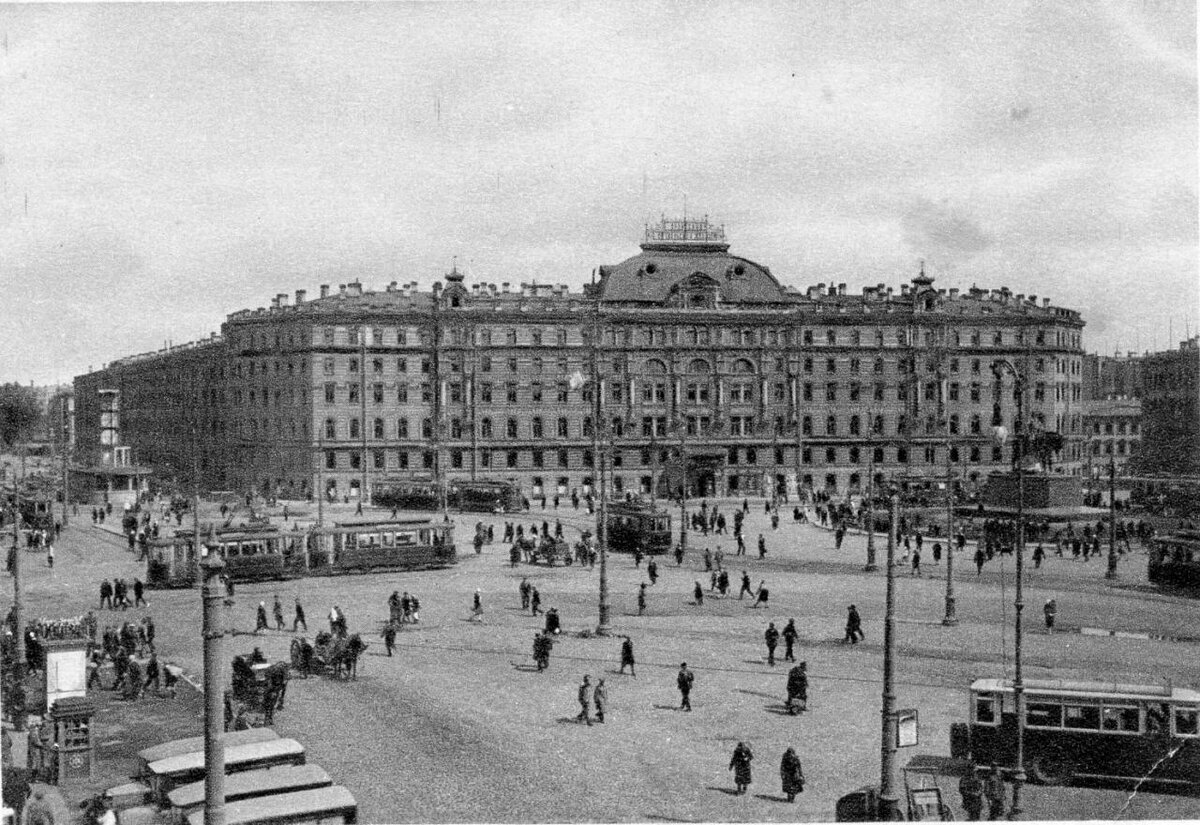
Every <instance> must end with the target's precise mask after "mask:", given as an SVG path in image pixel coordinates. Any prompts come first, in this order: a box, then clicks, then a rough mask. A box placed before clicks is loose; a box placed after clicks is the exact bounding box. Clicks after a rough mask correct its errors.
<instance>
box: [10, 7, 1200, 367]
mask: <svg viewBox="0 0 1200 825" xmlns="http://www.w3.org/2000/svg"><path fill="white" fill-rule="evenodd" d="M1195 17H1196V10H1195V5H1194V3H1188V2H1184V1H1183V0H1156V2H1144V1H1143V0H1129V2H1116V0H1114V1H1113V2H1107V3H1104V2H1099V3H1079V4H1077V3H1048V4H1039V3H1015V2H1014V3H975V2H962V3H929V2H927V0H926V1H924V2H911V3H903V2H895V3H867V2H851V1H850V0H847V1H846V2H840V3H839V2H831V3H824V4H822V3H817V4H813V3H805V4H798V3H775V4H767V3H752V2H745V3H739V2H729V3H716V4H705V5H700V4H677V3H662V4H652V3H641V2H638V3H628V4H622V3H612V2H605V3H598V2H595V3H575V4H549V3H545V4H530V3H522V4H514V5H507V4H499V3H484V4H470V5H468V4H443V3H438V4H434V3H429V4H388V5H359V4H327V5H289V4H270V5H252V4H229V5H224V4H222V5H174V4H172V5H131V6H97V5H88V6H62V5H52V6H12V5H8V6H4V7H3V8H0V25H2V28H3V36H4V53H3V54H2V55H0V59H2V63H0V140H2V143H0V151H2V153H3V155H2V157H0V286H2V287H3V295H4V296H5V298H4V301H5V304H4V310H3V313H2V314H3V316H4V317H3V320H4V323H2V324H0V353H3V354H4V358H3V360H2V361H0V367H2V368H0V380H10V379H15V380H22V381H27V380H30V379H33V380H34V381H36V382H38V383H42V382H50V381H54V380H59V379H61V380H69V379H70V378H71V377H72V376H74V375H75V374H78V373H80V372H82V371H84V370H86V369H87V367H88V366H89V365H91V366H94V367H99V366H100V365H101V364H102V363H103V362H106V361H109V360H112V359H114V358H117V357H120V356H123V355H128V354H132V353H134V352H142V351H146V350H150V349H154V348H157V347H159V346H161V345H162V342H163V341H164V340H166V339H168V338H169V339H172V340H174V341H175V342H177V343H178V342H182V341H185V340H190V339H193V338H197V337H201V336H205V335H207V334H208V333H209V332H211V331H214V330H217V329H219V326H220V323H221V321H222V320H223V319H224V317H225V315H226V314H228V313H230V312H233V311H235V310H238V309H241V308H245V307H256V306H262V305H265V304H266V303H267V302H268V301H269V299H270V297H271V296H272V295H274V294H275V293H278V292H289V293H290V292H291V291H292V290H295V289H308V290H310V292H311V291H314V290H315V289H316V286H317V285H318V284H320V283H330V282H331V283H333V284H334V285H335V286H336V284H337V283H343V282H345V281H346V280H349V279H352V278H354V277H359V278H361V279H362V280H363V282H364V283H365V284H367V285H368V286H375V287H382V285H383V284H385V283H387V282H388V281H391V280H400V281H410V280H416V281H419V282H421V283H422V284H423V285H426V286H427V285H428V284H429V282H430V281H431V280H433V279H434V278H435V277H438V276H439V275H440V274H442V273H443V272H445V271H446V270H447V269H449V267H450V263H451V259H452V256H458V261H459V265H460V268H464V269H465V270H466V271H467V273H468V276H469V278H471V279H480V280H488V281H495V282H499V281H510V282H513V283H519V282H521V281H531V280H534V279H537V280H539V281H542V282H555V283H569V284H572V285H573V286H574V285H579V284H582V283H583V282H585V281H586V280H587V279H588V278H589V277H590V273H591V271H592V269H593V268H594V267H595V266H597V265H599V264H605V263H617V262H619V261H620V260H622V259H624V258H626V257H628V256H629V255H631V254H633V253H634V252H636V251H637V243H638V241H639V239H640V234H641V230H642V225H643V223H644V222H645V221H646V220H648V219H651V218H656V217H657V216H658V215H659V213H661V212H666V213H668V214H672V213H678V212H680V211H682V209H683V204H684V198H685V197H686V200H687V209H688V211H689V213H700V212H707V213H709V214H710V215H712V216H713V217H714V218H715V219H716V220H718V221H720V222H723V223H724V224H725V225H726V227H727V230H728V233H729V236H730V240H731V242H732V245H733V250H734V251H735V252H737V253H739V254H742V255H745V256H746V257H749V258H751V259H754V260H757V261H759V262H761V263H763V264H766V265H767V266H770V267H771V270H772V272H773V273H775V274H776V275H777V276H778V277H779V278H780V279H781V280H782V281H783V282H784V283H786V284H792V285H797V286H807V285H808V284H810V283H817V282H819V281H824V282H831V281H832V282H841V281H844V282H846V283H848V284H850V287H851V289H857V288H859V287H861V286H862V285H863V284H875V283H879V282H886V283H889V284H893V285H894V284H897V283H899V282H900V281H902V280H907V279H909V278H911V277H912V276H913V274H915V272H916V268H917V265H918V262H919V261H920V260H921V259H924V260H925V261H926V268H927V271H928V272H929V273H930V274H931V275H933V276H934V277H935V278H937V282H938V285H940V286H959V287H963V288H966V287H969V286H971V284H973V283H975V284H979V285H980V286H989V287H991V286H1001V285H1007V286H1009V287H1010V288H1012V289H1013V290H1014V291H1016V292H1025V293H1036V294H1038V295H1039V296H1043V295H1044V296H1049V297H1051V298H1052V299H1053V300H1054V302H1055V303H1058V304H1061V305H1064V306H1069V307H1074V308H1077V309H1079V310H1081V311H1082V312H1083V314H1084V317H1085V319H1086V320H1087V321H1088V322H1089V326H1088V328H1087V330H1086V333H1085V343H1086V345H1087V346H1088V347H1089V349H1099V350H1104V351H1111V350H1112V349H1113V347H1114V346H1118V345H1119V346H1120V347H1121V348H1122V349H1131V348H1133V347H1134V346H1135V344H1139V343H1140V345H1141V348H1142V349H1148V348H1150V347H1151V346H1152V345H1153V344H1154V342H1157V345H1158V347H1160V348H1162V347H1165V346H1168V345H1169V343H1171V342H1168V340H1167V334H1168V319H1171V318H1173V319H1174V320H1173V332H1174V337H1175V338H1176V339H1179V338H1182V337H1183V334H1184V325H1185V322H1186V323H1188V324H1190V327H1191V331H1192V332H1193V333H1195V331H1196V330H1197V327H1200V309H1198V306H1200V285H1198V276H1197V133H1196V132H1197V128H1196V127H1197V92H1196V74H1197V73H1196V23H1195ZM26 198H28V205H27V206H26Z"/></svg>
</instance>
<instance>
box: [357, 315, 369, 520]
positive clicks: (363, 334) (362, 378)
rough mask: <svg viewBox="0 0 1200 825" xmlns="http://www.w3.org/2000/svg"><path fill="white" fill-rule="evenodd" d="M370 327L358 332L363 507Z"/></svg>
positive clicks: (364, 498)
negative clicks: (368, 337)
mask: <svg viewBox="0 0 1200 825" xmlns="http://www.w3.org/2000/svg"><path fill="white" fill-rule="evenodd" d="M369 331H370V328H369V327H362V328H361V329H360V330H359V332H358V345H359V358H358V376H359V378H358V386H359V391H358V398H359V401H360V402H361V403H360V406H361V409H362V429H361V430H360V432H361V433H362V489H361V490H359V491H358V506H359V507H360V508H361V507H362V506H363V504H364V503H365V502H366V501H367V465H368V464H369V463H370V462H369V461H368V456H367V333H368V332H369Z"/></svg>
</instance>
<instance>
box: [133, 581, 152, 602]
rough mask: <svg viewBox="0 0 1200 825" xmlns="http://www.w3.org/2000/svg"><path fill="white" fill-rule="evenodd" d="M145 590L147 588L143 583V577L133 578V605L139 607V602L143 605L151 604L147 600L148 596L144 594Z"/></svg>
mask: <svg viewBox="0 0 1200 825" xmlns="http://www.w3.org/2000/svg"><path fill="white" fill-rule="evenodd" d="M145 590H146V585H144V584H142V580H141V579H134V580H133V606H134V607H137V606H138V605H139V604H140V605H142V606H143V607H149V606H150V605H149V603H148V602H147V601H146V597H145V595H144V594H145Z"/></svg>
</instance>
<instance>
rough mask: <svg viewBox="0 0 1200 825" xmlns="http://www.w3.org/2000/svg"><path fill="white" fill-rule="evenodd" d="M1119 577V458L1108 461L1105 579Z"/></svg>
mask: <svg viewBox="0 0 1200 825" xmlns="http://www.w3.org/2000/svg"><path fill="white" fill-rule="evenodd" d="M1116 577H1117V457H1116V456H1109V459H1108V570H1106V571H1105V572H1104V578H1106V579H1115V578H1116Z"/></svg>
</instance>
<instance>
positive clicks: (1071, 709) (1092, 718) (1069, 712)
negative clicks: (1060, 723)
mask: <svg viewBox="0 0 1200 825" xmlns="http://www.w3.org/2000/svg"><path fill="white" fill-rule="evenodd" d="M1063 710H1064V711H1065V712H1066V718H1065V719H1064V727H1068V728H1075V729H1077V730H1099V729H1100V708H1098V707H1096V706H1094V705H1066V706H1065V707H1064V708H1063Z"/></svg>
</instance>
